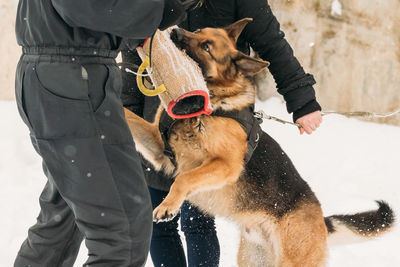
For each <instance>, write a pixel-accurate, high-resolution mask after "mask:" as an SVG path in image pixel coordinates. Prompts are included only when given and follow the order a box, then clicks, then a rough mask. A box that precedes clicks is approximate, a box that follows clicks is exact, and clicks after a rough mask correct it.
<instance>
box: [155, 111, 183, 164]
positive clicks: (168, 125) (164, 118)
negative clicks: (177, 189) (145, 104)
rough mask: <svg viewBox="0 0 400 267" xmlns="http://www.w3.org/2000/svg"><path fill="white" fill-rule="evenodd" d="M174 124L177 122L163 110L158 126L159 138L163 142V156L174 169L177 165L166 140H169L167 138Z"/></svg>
mask: <svg viewBox="0 0 400 267" xmlns="http://www.w3.org/2000/svg"><path fill="white" fill-rule="evenodd" d="M176 122H177V120H175V119H173V118H171V117H170V116H169V115H168V113H167V112H166V111H165V110H164V111H163V112H162V114H161V117H160V122H159V125H158V129H159V131H160V133H161V137H162V140H163V142H164V155H166V156H167V157H168V158H169V159H170V160H171V162H172V164H173V165H174V166H175V168H176V167H177V166H178V165H177V163H176V159H175V153H174V151H173V150H172V148H171V146H170V145H169V143H168V139H169V136H170V133H171V129H172V127H173V126H174V124H175V123H176Z"/></svg>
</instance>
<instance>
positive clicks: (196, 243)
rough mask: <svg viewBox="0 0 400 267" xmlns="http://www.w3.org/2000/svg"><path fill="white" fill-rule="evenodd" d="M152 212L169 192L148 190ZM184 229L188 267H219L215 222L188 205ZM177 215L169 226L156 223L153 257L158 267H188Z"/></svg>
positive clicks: (183, 210) (182, 215)
mask: <svg viewBox="0 0 400 267" xmlns="http://www.w3.org/2000/svg"><path fill="white" fill-rule="evenodd" d="M149 191H150V195H151V201H152V203H153V208H155V207H157V206H158V205H159V204H160V203H161V202H162V201H163V199H164V198H165V197H166V196H167V194H168V192H166V191H161V190H157V189H154V188H151V187H149ZM180 218H181V229H182V231H183V233H184V234H185V239H186V245H187V254H188V255H187V258H188V266H189V267H200V266H203V267H218V265H219V256H220V248H219V243H218V237H217V232H216V231H215V222H214V218H213V217H210V216H207V215H205V214H204V213H202V212H201V211H200V210H199V209H198V208H196V207H195V206H192V205H190V203H189V202H186V201H185V202H184V203H183V205H182V207H181V211H180ZM178 220H179V215H177V216H176V217H175V218H174V219H173V220H171V221H169V222H161V223H154V225H153V236H152V239H151V248H150V254H151V259H152V260H153V263H154V266H155V267H161V266H163V267H186V266H187V265H186V258H185V253H184V250H183V246H182V242H181V239H180V236H179V233H178Z"/></svg>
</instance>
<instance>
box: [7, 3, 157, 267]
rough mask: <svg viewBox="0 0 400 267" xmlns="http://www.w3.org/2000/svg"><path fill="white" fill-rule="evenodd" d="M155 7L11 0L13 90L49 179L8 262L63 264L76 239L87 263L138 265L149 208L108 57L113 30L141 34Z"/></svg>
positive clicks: (113, 47) (116, 41) (113, 50)
mask: <svg viewBox="0 0 400 267" xmlns="http://www.w3.org/2000/svg"><path fill="white" fill-rule="evenodd" d="M100 5H104V7H101V6H100ZM135 6H136V7H137V9H138V10H136V11H137V12H136V13H138V15H137V16H138V17H139V18H136V17H135V12H134V11H135V10H134V8H133V7H135ZM74 8H75V9H76V10H74ZM162 9H163V1H161V0H148V1H134V0H133V1H132V0H120V1H109V3H108V2H104V1H94V0H87V1H78V0H68V1H62V0H35V1H31V0H21V1H20V3H19V7H18V15H17V27H16V32H17V40H18V43H19V44H20V45H21V46H22V47H23V55H22V57H21V59H20V62H19V64H18V68H17V72H16V99H17V104H18V109H19V112H20V115H21V117H22V119H23V120H24V122H25V123H26V125H27V126H28V127H29V130H30V135H31V140H32V143H33V145H34V147H35V149H36V151H37V152H38V154H39V155H40V156H41V157H42V159H43V170H44V172H45V174H46V176H47V178H48V181H47V184H46V186H45V188H44V190H43V192H42V194H41V196H40V205H41V212H40V214H39V217H38V219H37V223H36V224H35V225H34V226H32V227H31V228H30V229H29V233H28V238H27V239H26V240H25V242H24V243H23V244H22V247H21V249H20V251H19V253H18V255H17V258H16V260H15V265H14V266H16V267H22V266H24V267H26V266H31V267H59V266H63V267H72V266H73V264H74V261H75V259H76V256H77V253H78V250H79V247H80V244H81V241H82V240H83V238H85V243H86V246H87V248H88V251H89V258H88V260H87V262H86V264H87V265H90V266H102V267H103V266H104V267H127V266H131V267H139V266H144V265H145V262H146V258H147V255H148V251H149V246H150V237H151V232H152V215H151V212H152V207H151V202H150V196H149V193H148V190H147V187H146V183H145V181H144V177H143V171H142V168H141V163H140V160H139V157H138V154H137V152H136V150H135V145H134V143H133V140H132V137H131V134H130V131H129V129H128V126H127V124H126V122H125V119H124V112H123V107H122V103H121V100H120V93H121V89H122V79H121V73H120V70H119V68H118V67H117V66H116V62H115V57H116V56H117V53H118V50H119V47H120V45H121V42H122V38H120V37H117V36H120V35H118V34H119V33H120V34H121V35H122V36H123V34H125V33H126V35H129V36H128V37H131V38H132V37H134V33H135V32H138V33H139V36H140V35H143V37H146V36H145V35H150V33H151V32H153V31H155V30H156V28H157V26H158V25H159V21H160V20H161V15H162ZM139 11H141V13H140V12H139ZM150 12H152V13H153V14H152V16H153V17H152V16H149V17H150V18H149V21H146V20H144V21H142V20H141V19H142V17H143V16H142V15H143V13H146V14H148V15H149V14H150ZM103 13H104V14H103ZM105 14H107V15H108V16H110V17H107V16H105ZM113 14H115V18H113V17H112V16H113ZM123 16H125V17H123ZM114 19H115V20H119V21H118V23H120V25H117V24H118V23H115V24H116V25H113V24H112V22H113V21H114ZM124 20H126V23H123V22H121V21H124ZM139 20H141V21H140V25H139V22H137V23H136V24H138V25H136V24H135V22H136V21H139ZM67 22H68V23H67ZM90 23H92V24H93V25H94V26H93V28H91V27H92V26H91V24H90ZM141 23H143V25H142V24H141ZM135 26H137V27H136V28H135ZM95 27H104V28H105V29H106V30H107V32H100V31H97V30H98V29H96V28H95ZM113 27H114V28H115V31H116V33H115V34H114V35H113V33H114V32H112V30H113V29H114V28H113ZM124 27H125V28H124ZM138 27H139V28H140V29H139V28H138ZM143 27H147V28H148V29H146V30H144V29H143ZM110 32H111V33H110ZM128 33H129V34H128ZM139 36H138V37H139ZM33 178H35V179H37V177H29V179H33Z"/></svg>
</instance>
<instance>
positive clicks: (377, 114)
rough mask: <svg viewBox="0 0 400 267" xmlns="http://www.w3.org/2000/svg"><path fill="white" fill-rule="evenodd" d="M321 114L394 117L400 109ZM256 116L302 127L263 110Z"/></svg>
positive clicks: (327, 113) (255, 114)
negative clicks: (380, 111)
mask: <svg viewBox="0 0 400 267" xmlns="http://www.w3.org/2000/svg"><path fill="white" fill-rule="evenodd" d="M321 114H322V116H326V115H332V114H338V115H342V116H346V117H348V118H350V117H363V118H368V119H372V118H387V117H392V116H394V115H397V114H400V109H399V110H396V111H393V112H389V113H385V114H379V113H375V112H368V111H352V112H338V111H322V112H321ZM254 117H256V118H258V119H267V120H274V121H277V122H279V123H282V124H291V125H294V126H297V127H301V126H300V124H298V123H295V122H291V121H286V120H282V119H279V118H277V117H274V116H271V115H268V114H266V113H265V112H264V111H263V110H260V111H256V112H254Z"/></svg>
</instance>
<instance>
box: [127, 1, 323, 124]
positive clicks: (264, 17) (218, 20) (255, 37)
mask: <svg viewBox="0 0 400 267" xmlns="http://www.w3.org/2000/svg"><path fill="white" fill-rule="evenodd" d="M246 17H250V18H253V19H254V20H253V22H251V23H249V24H248V25H247V26H246V27H245V29H244V30H243V33H242V34H241V36H240V37H239V39H238V43H237V47H238V49H239V50H241V51H242V52H245V53H249V48H250V46H251V47H252V48H253V50H254V51H256V52H257V53H258V54H259V56H260V57H261V58H262V59H264V60H267V61H269V62H270V63H271V65H270V66H269V70H270V72H271V74H272V75H273V77H274V79H275V81H276V84H277V88H278V92H279V93H280V94H282V95H283V97H284V98H285V101H286V105H287V110H288V112H289V113H292V112H293V120H294V121H295V120H297V119H298V118H300V117H301V116H303V115H306V114H308V113H311V112H313V111H316V110H320V109H321V107H320V106H319V104H318V103H317V101H316V99H315V91H314V89H313V87H312V85H313V84H315V80H314V78H313V76H312V75H311V74H306V73H305V72H304V70H303V68H302V67H301V65H300V63H299V62H298V60H297V59H296V58H295V56H294V55H293V50H292V48H291V47H290V45H289V44H288V42H287V41H286V39H285V38H284V37H285V34H284V33H283V32H282V31H281V30H280V24H279V22H278V21H277V20H276V18H275V16H274V15H273V14H272V12H271V8H270V6H269V4H268V1H266V0H207V1H205V2H204V4H203V5H202V6H201V7H199V8H196V9H194V10H193V11H191V12H189V13H188V16H187V19H186V21H184V22H183V23H182V24H181V25H179V26H180V27H182V28H185V29H187V30H190V31H193V30H196V29H199V28H204V27H224V26H227V25H229V24H231V23H233V22H235V21H237V20H239V19H242V18H246ZM136 57H137V56H136V55H135V53H134V52H132V51H130V52H128V51H123V59H124V60H125V61H131V62H132V61H133V62H135V61H136V62H137V58H136ZM123 76H124V80H125V86H124V87H125V88H124V90H123V92H124V93H123V95H122V99H123V102H124V104H125V106H127V107H128V108H131V109H132V110H133V111H134V112H137V113H138V114H139V115H141V114H143V101H149V102H154V103H157V102H158V101H157V100H147V98H146V100H143V99H144V98H143V97H142V96H140V93H139V92H138V90H137V89H136V86H135V80H134V79H135V77H133V75H132V76H131V75H130V74H127V73H123ZM146 106H148V105H147V104H146V105H145V106H144V108H145V109H146ZM149 111H150V113H149V114H147V113H146V110H145V112H144V114H143V115H144V117H145V118H146V119H150V120H151V119H152V116H153V115H154V106H153V107H151V109H150V110H149Z"/></svg>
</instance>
